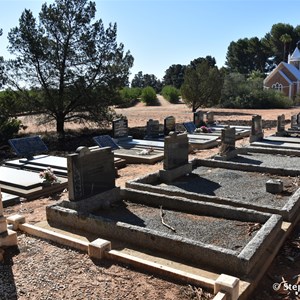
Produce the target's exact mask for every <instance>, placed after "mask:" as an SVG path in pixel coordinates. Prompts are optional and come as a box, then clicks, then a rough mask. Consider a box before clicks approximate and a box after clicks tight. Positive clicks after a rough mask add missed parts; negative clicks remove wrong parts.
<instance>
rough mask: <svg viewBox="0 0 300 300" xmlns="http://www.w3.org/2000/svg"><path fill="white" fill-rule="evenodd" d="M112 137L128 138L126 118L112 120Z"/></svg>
mask: <svg viewBox="0 0 300 300" xmlns="http://www.w3.org/2000/svg"><path fill="white" fill-rule="evenodd" d="M112 124H113V137H114V138H116V139H120V138H127V137H128V120H127V119H126V118H119V119H116V120H113V122H112Z"/></svg>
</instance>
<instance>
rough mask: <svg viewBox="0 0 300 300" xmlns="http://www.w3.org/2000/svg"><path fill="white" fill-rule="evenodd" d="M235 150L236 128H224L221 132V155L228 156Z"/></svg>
mask: <svg viewBox="0 0 300 300" xmlns="http://www.w3.org/2000/svg"><path fill="white" fill-rule="evenodd" d="M235 149H236V148H235V128H234V127H233V128H230V127H227V128H224V129H222V130H221V146H220V153H219V154H220V155H221V156H226V155H228V154H229V153H230V152H231V151H234V150H235Z"/></svg>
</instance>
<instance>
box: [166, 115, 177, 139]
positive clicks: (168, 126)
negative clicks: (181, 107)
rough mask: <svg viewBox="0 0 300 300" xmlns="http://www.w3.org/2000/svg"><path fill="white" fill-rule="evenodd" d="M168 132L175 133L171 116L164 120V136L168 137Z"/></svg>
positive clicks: (174, 123)
mask: <svg viewBox="0 0 300 300" xmlns="http://www.w3.org/2000/svg"><path fill="white" fill-rule="evenodd" d="M170 132H176V121H175V118H174V117H173V116H169V117H166V118H165V119H164V135H165V136H166V135H169V133H170Z"/></svg>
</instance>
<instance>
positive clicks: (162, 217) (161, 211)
mask: <svg viewBox="0 0 300 300" xmlns="http://www.w3.org/2000/svg"><path fill="white" fill-rule="evenodd" d="M160 218H161V223H162V224H163V225H164V226H166V227H167V228H169V229H171V230H172V231H174V232H176V230H175V228H173V227H172V226H170V225H168V224H167V223H165V221H164V212H163V209H162V206H160Z"/></svg>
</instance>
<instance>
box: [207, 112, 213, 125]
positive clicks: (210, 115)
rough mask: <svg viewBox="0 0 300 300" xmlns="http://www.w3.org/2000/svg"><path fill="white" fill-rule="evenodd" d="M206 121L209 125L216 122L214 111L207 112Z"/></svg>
mask: <svg viewBox="0 0 300 300" xmlns="http://www.w3.org/2000/svg"><path fill="white" fill-rule="evenodd" d="M206 122H207V124H208V125H213V124H214V123H215V120H214V113H213V112H212V111H208V112H207V113H206Z"/></svg>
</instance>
